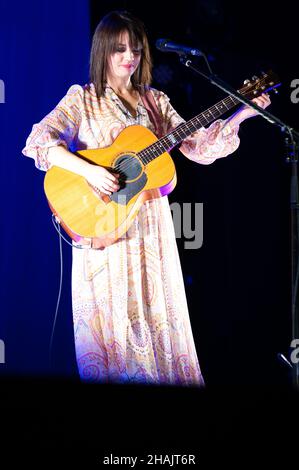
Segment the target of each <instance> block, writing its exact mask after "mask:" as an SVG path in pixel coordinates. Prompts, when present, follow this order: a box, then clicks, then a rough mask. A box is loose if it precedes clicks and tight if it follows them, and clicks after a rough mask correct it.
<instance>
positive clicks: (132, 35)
mask: <svg viewBox="0 0 299 470" xmlns="http://www.w3.org/2000/svg"><path fill="white" fill-rule="evenodd" d="M127 34H128V36H129V46H130V48H131V49H143V40H142V36H140V35H139V34H138V33H136V31H132V30H130V29H129V30H128V29H127V28H125V29H121V30H120V31H114V32H113V35H111V38H110V41H109V45H108V52H110V53H113V52H116V51H117V48H118V47H119V45H120V44H125V41H124V37H125V36H126V35H127Z"/></svg>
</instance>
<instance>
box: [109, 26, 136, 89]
mask: <svg viewBox="0 0 299 470" xmlns="http://www.w3.org/2000/svg"><path fill="white" fill-rule="evenodd" d="M141 54H142V47H141V46H140V47H139V46H138V48H136V49H135V48H133V49H131V48H130V44H129V34H128V33H127V32H125V33H123V34H121V35H120V37H119V42H118V44H117V45H116V51H115V52H113V53H112V54H111V55H110V57H109V59H108V72H107V78H114V79H122V80H128V79H130V77H131V75H133V73H134V72H135V70H136V69H137V67H138V66H139V63H140V59H141Z"/></svg>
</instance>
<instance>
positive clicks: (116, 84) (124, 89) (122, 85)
mask: <svg viewBox="0 0 299 470" xmlns="http://www.w3.org/2000/svg"><path fill="white" fill-rule="evenodd" d="M107 84H108V85H109V86H110V87H111V88H112V89H113V90H114V91H115V93H116V94H117V95H124V96H125V95H127V94H128V93H129V94H130V93H131V92H132V91H133V87H132V83H131V81H130V80H129V81H128V82H124V81H119V80H115V79H114V80H111V79H108V80H107Z"/></svg>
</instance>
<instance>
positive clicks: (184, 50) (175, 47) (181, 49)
mask: <svg viewBox="0 0 299 470" xmlns="http://www.w3.org/2000/svg"><path fill="white" fill-rule="evenodd" d="M156 48H157V49H159V51H162V52H176V53H177V54H180V55H183V54H187V55H196V56H202V55H203V52H201V51H200V50H199V49H194V48H192V47H187V46H182V45H181V44H175V43H174V42H171V41H169V40H168V39H157V41H156Z"/></svg>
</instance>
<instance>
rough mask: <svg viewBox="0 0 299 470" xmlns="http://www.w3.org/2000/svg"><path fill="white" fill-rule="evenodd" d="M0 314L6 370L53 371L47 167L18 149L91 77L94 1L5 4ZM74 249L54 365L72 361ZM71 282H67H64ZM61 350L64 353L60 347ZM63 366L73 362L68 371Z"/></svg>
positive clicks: (55, 256) (53, 272)
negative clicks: (68, 94) (75, 86)
mask: <svg viewBox="0 0 299 470" xmlns="http://www.w3.org/2000/svg"><path fill="white" fill-rule="evenodd" d="M1 5H2V7H1V13H0V23H1V26H0V37H1V42H0V49H1V52H0V58H1V69H0V70H1V72H0V78H1V80H3V83H4V84H5V103H1V104H0V112H1V143H0V145H1V160H0V162H1V163H0V164H1V175H2V183H1V237H2V244H1V246H2V249H1V317H0V327H1V328H0V338H1V339H3V340H4V342H5V353H6V358H5V362H6V364H5V365H1V367H0V372H2V373H4V372H6V373H9V374H15V373H16V374H18V375H19V374H24V375H28V374H36V373H48V372H51V371H50V370H48V350H49V341H50V332H51V328H52V323H53V320H54V313H55V306H56V300H57V294H58V286H59V269H60V268H59V250H58V248H59V247H58V239H57V237H56V235H55V233H54V230H53V226H52V222H51V217H50V215H51V213H50V210H49V209H48V206H47V202H46V199H45V197H44V196H43V178H44V175H45V173H44V172H41V171H39V170H37V169H36V168H35V166H34V161H33V160H32V159H29V158H26V157H24V156H23V155H22V153H21V150H22V148H23V147H24V146H25V141H26V138H27V136H28V135H29V133H30V131H31V128H32V125H33V124H34V123H36V122H39V121H40V120H41V119H42V118H43V117H44V116H45V115H46V114H47V113H48V112H49V111H50V110H51V109H52V108H53V107H54V106H55V105H56V104H57V103H58V101H59V100H60V99H61V98H62V96H63V95H64V94H65V93H66V91H67V89H68V88H69V86H70V85H72V84H73V83H80V84H83V83H85V82H86V81H87V79H88V63H89V56H88V54H89V48H90V25H89V2H88V1H80V0H64V1H59V0H53V1H51V2H41V1H38V0H31V1H30V2H21V3H18V4H16V3H15V2H9V1H5V2H3V1H2V2H1ZM70 262H71V260H70V251H69V250H68V249H66V250H65V277H64V288H63V297H62V309H61V310H60V311H59V315H58V320H57V331H58V333H57V335H56V336H55V337H54V343H53V349H54V357H53V371H55V373H60V371H63V373H65V372H67V371H69V372H70V373H72V371H71V370H70V365H71V364H74V361H73V357H74V356H73V354H74V350H73V347H72V344H73V343H72V323H71V321H72V320H71V304H70V302H71V300H70V292H69V282H70V280H69V276H70ZM65 286H67V287H65ZM60 346H61V348H62V349H63V353H62V350H61V349H60ZM64 364H68V366H67V371H66V369H65V367H64Z"/></svg>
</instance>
